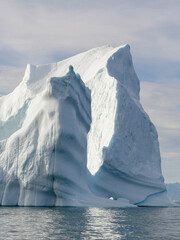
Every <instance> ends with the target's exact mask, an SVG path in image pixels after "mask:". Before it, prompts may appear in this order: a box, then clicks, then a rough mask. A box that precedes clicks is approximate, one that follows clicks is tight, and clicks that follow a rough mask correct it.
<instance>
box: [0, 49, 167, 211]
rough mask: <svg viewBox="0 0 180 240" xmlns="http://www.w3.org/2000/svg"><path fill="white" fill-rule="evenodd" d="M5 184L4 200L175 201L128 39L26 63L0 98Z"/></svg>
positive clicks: (0, 162)
mask: <svg viewBox="0 0 180 240" xmlns="http://www.w3.org/2000/svg"><path fill="white" fill-rule="evenodd" d="M69 66H70V68H69V72H68V73H67V69H68V67H69ZM72 66H73V67H72ZM73 68H74V69H73ZM75 72H76V73H78V74H75ZM89 89H90V90H89ZM90 91H91V94H90ZM87 175H88V178H87ZM0 185H1V191H0V203H1V204H2V205H20V206H29V205H30V206H44V205H46V206H115V207H125V206H132V205H131V204H129V203H128V201H130V203H132V204H135V205H149V206H150V205H153V206H157V205H158V206H159V205H160V206H163V205H164V206H167V205H169V204H170V201H169V199H168V198H167V194H166V187H165V185H164V179H163V176H162V172H161V158H160V152H159V144H158V136H157V132H156V129H155V127H154V125H153V124H152V122H151V121H150V119H149V117H148V115H147V114H146V113H145V112H144V110H143V108H142V106H141V104H140V101H139V80H138V78H137V76H136V73H135V71H134V68H133V63H132V58H131V54H130V51H129V46H128V45H124V46H121V47H118V48H113V47H110V46H105V47H100V48H95V49H92V50H89V51H87V52H84V53H81V54H78V55H76V56H73V57H71V58H68V59H66V60H64V61H61V62H58V63H53V64H49V65H40V66H34V65H28V66H27V69H26V72H25V76H24V78H23V81H22V82H21V84H20V85H19V86H18V87H17V88H16V89H15V90H14V91H13V92H12V93H11V94H9V95H8V96H4V97H1V98H0ZM109 198H110V199H114V200H110V199H109ZM125 199H127V200H125Z"/></svg>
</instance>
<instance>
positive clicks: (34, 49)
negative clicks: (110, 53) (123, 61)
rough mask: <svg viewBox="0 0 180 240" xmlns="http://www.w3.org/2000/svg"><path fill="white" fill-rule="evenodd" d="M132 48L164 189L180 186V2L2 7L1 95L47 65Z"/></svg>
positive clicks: (97, 0) (13, 0)
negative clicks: (104, 48)
mask: <svg viewBox="0 0 180 240" xmlns="http://www.w3.org/2000/svg"><path fill="white" fill-rule="evenodd" d="M125 43H129V44H130V46H131V53H132V56H133V62H134V66H135V70H136V72H137V75H138V77H139V79H140V81H141V100H142V104H143V106H144V108H145V110H146V111H147V112H148V114H149V115H150V117H151V119H152V120H153V122H154V123H155V125H156V127H157V130H158V133H159V140H160V147H161V155H162V167H163V173H164V177H165V180H166V182H176V181H179V182H180V1H179V0H151V1H150V0H149V1H148V0H91V1H89V0H88V1H87V0H26V1H24V0H5V1H3V0H1V1H0V95H1V94H6V93H9V92H11V91H12V90H13V89H14V88H15V87H16V86H17V85H18V83H19V82H20V81H21V80H22V76H23V73H24V68H25V66H26V64H27V63H34V64H43V63H49V62H55V61H60V60H62V59H64V58H66V57H69V56H71V55H74V54H76V53H79V52H81V51H85V50H88V49H90V48H93V47H97V46H101V45H107V44H108V45H113V46H120V45H122V44H125Z"/></svg>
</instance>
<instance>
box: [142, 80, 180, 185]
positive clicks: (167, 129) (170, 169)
mask: <svg viewBox="0 0 180 240" xmlns="http://www.w3.org/2000/svg"><path fill="white" fill-rule="evenodd" d="M179 92H180V83H178V82H176V81H175V82H169V83H166V84H162V83H151V82H141V102H142V105H143V107H144V108H145V110H146V112H147V113H148V114H149V116H150V118H151V119H152V121H153V123H154V124H155V126H156V127H157V130H158V135H159V141H160V149H161V156H162V169H163V173H164V176H165V180H166V181H167V182H176V181H179V182H180V174H179V173H180V108H179V103H180V95H179Z"/></svg>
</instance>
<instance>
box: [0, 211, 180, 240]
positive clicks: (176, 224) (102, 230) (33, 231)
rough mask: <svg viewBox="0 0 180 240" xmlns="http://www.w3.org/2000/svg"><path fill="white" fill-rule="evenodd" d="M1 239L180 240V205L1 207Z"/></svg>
mask: <svg viewBox="0 0 180 240" xmlns="http://www.w3.org/2000/svg"><path fill="white" fill-rule="evenodd" d="M0 239H3V240H9V239H13V240H16V239H21V240H24V239H28V240H29V239H30V240H33V239H36V240H41V239H43V240H44V239H128V240H130V239H133V240H136V239H143V240H146V239H151V240H153V239H156V240H159V239H163V240H166V239H167V240H173V239H177V240H180V208H158V207H154V208H151V207H144V208H132V209H120V208H76V207H56V208H35V207H24V208H23V207H0Z"/></svg>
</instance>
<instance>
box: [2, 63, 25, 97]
mask: <svg viewBox="0 0 180 240" xmlns="http://www.w3.org/2000/svg"><path fill="white" fill-rule="evenodd" d="M24 71H25V69H24V68H18V67H12V66H1V67H0V94H1V95H4V94H8V93H9V92H12V91H13V90H14V88H15V87H16V86H17V85H18V84H19V83H20V82H21V81H22V78H23V75H24Z"/></svg>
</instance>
